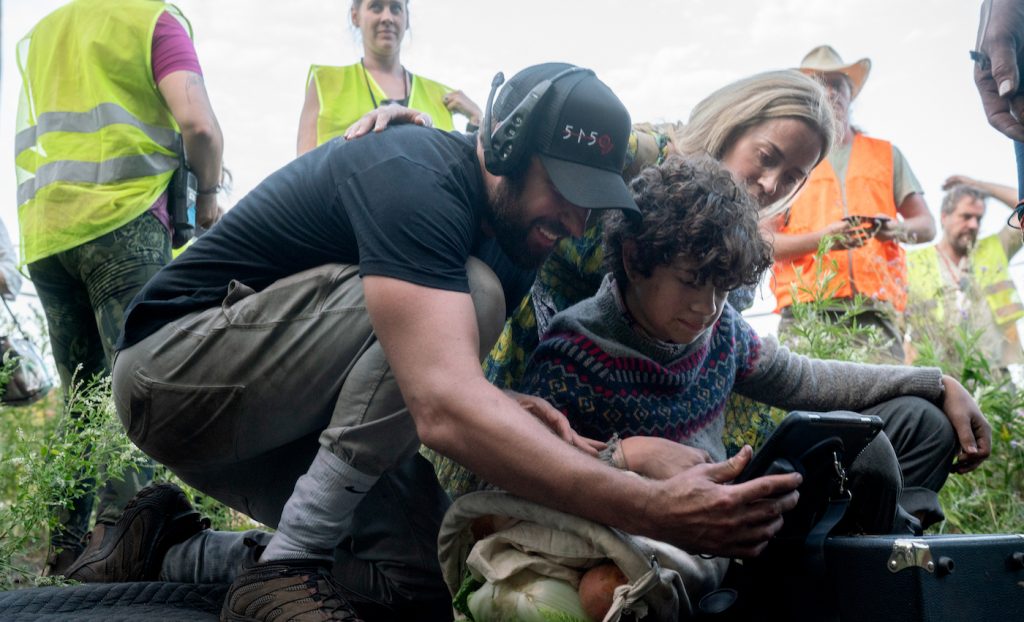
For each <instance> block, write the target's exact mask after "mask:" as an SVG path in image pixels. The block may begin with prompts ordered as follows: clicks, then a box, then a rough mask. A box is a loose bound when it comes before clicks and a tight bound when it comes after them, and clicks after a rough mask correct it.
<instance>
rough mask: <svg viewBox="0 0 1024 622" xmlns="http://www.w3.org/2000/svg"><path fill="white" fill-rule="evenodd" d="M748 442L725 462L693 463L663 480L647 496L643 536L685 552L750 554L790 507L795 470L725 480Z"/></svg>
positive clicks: (735, 472)
mask: <svg viewBox="0 0 1024 622" xmlns="http://www.w3.org/2000/svg"><path fill="white" fill-rule="evenodd" d="M752 454H753V452H752V451H751V449H750V447H749V446H746V447H744V448H743V449H742V450H740V452H739V453H738V454H736V455H735V456H733V457H732V458H730V459H728V460H726V461H725V462H717V463H713V464H698V465H696V466H693V467H692V468H689V469H687V470H685V471H683V472H682V473H680V474H679V475H676V476H675V477H672V478H671V479H668V480H664V482H662V485H661V486H659V487H656V488H655V491H654V492H653V493H652V495H651V496H649V497H648V498H647V504H646V512H645V517H644V518H645V519H647V520H649V521H652V522H653V523H655V524H654V525H652V527H651V528H650V529H646V530H645V535H649V536H651V537H655V538H658V539H660V540H665V541H666V542H670V543H672V544H674V545H675V546H678V547H680V548H682V549H683V550H685V551H687V552H689V553H706V554H710V555H718V556H722V557H756V556H757V555H759V554H760V553H761V551H763V550H764V547H765V546H767V545H768V541H769V540H770V539H771V538H772V537H773V536H774V535H775V534H777V533H778V532H779V530H780V529H781V528H782V514H783V513H784V512H788V511H789V510H792V509H793V508H794V507H796V503H797V500H798V499H799V497H800V495H799V493H798V492H797V490H796V489H797V487H798V486H799V485H800V482H801V481H802V478H801V477H800V475H799V474H798V473H789V474H786V475H769V476H766V477H759V478H757V479H753V480H750V481H748V482H744V483H742V484H729V483H728V482H730V481H732V480H733V479H735V478H736V477H738V476H739V474H740V473H741V472H742V471H743V468H744V467H745V466H746V465H747V463H748V462H750V458H751V455H752Z"/></svg>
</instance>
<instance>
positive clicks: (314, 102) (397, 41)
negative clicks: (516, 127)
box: [298, 0, 481, 155]
mask: <svg viewBox="0 0 1024 622" xmlns="http://www.w3.org/2000/svg"><path fill="white" fill-rule="evenodd" d="M349 18H350V19H351V21H352V25H353V26H355V27H356V28H357V29H358V30H359V34H360V36H361V38H362V40H363V57H362V58H361V59H359V62H358V63H353V64H351V65H346V66H344V67H334V66H327V65H313V66H312V67H310V70H309V77H308V78H307V79H306V84H307V87H306V101H305V103H304V104H303V106H302V117H301V119H300V120H299V139H298V154H299V155H302V154H303V153H306V152H307V151H309V150H310V149H313V148H314V147H318V146H320V145H322V144H324V143H325V142H327V141H329V140H331V139H332V138H335V137H337V136H341V135H342V134H344V133H345V130H346V129H348V127H349V126H350V125H352V124H353V123H355V122H356V121H358V120H359V118H360V117H362V116H363V115H364V114H366V113H367V112H370V111H371V110H374V109H375V108H377V107H379V106H384V105H386V104H391V103H398V104H401V105H403V106H405V107H407V108H412V109H413V110H418V111H420V112H425V113H427V114H428V115H430V118H431V121H432V122H433V126H434V127H436V128H439V129H442V130H445V131H451V130H453V129H454V127H455V126H454V124H453V123H452V113H453V112H456V113H459V114H462V115H464V116H465V117H466V118H467V119H469V123H468V124H467V125H466V131H467V132H472V131H475V130H476V129H477V127H478V126H479V125H480V116H481V113H480V107H479V106H477V105H476V104H475V103H473V101H472V100H471V99H469V97H467V96H466V95H465V93H463V92H462V91H456V90H453V89H451V88H449V87H447V86H445V85H443V84H441V83H440V82H435V81H433V80H428V79H427V78H424V77H423V76H419V75H414V74H412V73H410V72H409V71H407V70H406V69H405V67H403V66H402V63H401V60H400V58H399V57H400V54H401V47H402V39H403V37H404V36H405V32H406V30H408V28H409V2H408V0H386V1H381V0H352V7H351V9H350V15H349Z"/></svg>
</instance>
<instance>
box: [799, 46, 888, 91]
mask: <svg viewBox="0 0 1024 622" xmlns="http://www.w3.org/2000/svg"><path fill="white" fill-rule="evenodd" d="M799 69H800V71H802V72H804V73H806V74H815V73H841V74H843V75H844V76H846V77H847V78H849V79H850V100H851V101H852V100H853V99H854V98H856V97H857V93H860V89H861V87H863V86H864V82H865V81H867V79H868V73H870V72H871V60H870V59H867V58H862V59H860V60H859V61H857V62H855V63H851V64H849V65H847V64H846V63H844V62H843V59H842V57H841V56H839V52H836V51H835V50H834V49H832V46H830V45H819V46H818V47H816V48H814V49H813V50H811V51H810V52H808V53H807V56H804V59H803V60H802V61H800V67H799Z"/></svg>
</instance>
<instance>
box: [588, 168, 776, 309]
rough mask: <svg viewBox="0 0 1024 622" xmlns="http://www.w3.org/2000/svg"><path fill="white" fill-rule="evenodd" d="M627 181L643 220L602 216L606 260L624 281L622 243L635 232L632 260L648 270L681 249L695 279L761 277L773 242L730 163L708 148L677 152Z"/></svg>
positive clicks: (725, 285) (720, 282) (721, 283)
mask: <svg viewBox="0 0 1024 622" xmlns="http://www.w3.org/2000/svg"><path fill="white" fill-rule="evenodd" d="M630 188H631V190H632V192H633V199H634V200H635V201H636V203H637V205H638V206H639V207H640V212H641V213H642V215H643V216H642V220H641V219H638V218H636V217H635V215H634V216H633V217H629V216H626V215H625V214H624V213H623V212H621V211H619V210H610V211H609V213H608V214H607V215H606V216H605V219H606V220H605V223H604V225H605V234H604V245H605V265H606V267H607V268H608V269H609V270H610V271H611V272H612V273H613V274H614V276H615V279H616V281H618V282H619V284H620V286H621V285H625V284H626V283H628V282H629V278H628V277H627V276H626V269H625V264H624V260H625V259H624V257H623V251H622V249H623V244H624V243H625V242H626V241H627V240H633V241H634V242H635V244H636V255H635V256H634V257H631V258H630V267H631V268H632V269H634V270H636V271H637V272H639V273H640V274H642V275H644V276H650V275H651V274H652V272H653V271H654V268H656V267H657V266H667V265H671V264H672V263H674V262H675V261H676V260H677V259H679V258H680V257H683V258H685V259H686V260H688V261H691V262H693V265H694V271H695V277H696V282H697V284H698V285H703V284H704V283H707V282H709V281H710V282H711V283H712V284H714V286H715V287H716V288H719V289H723V290H732V289H736V288H737V287H739V286H741V285H756V284H757V283H758V282H759V281H760V280H761V275H762V274H764V271H765V270H767V269H768V268H769V267H771V265H772V247H771V244H769V243H768V242H767V241H765V240H764V238H762V237H761V233H760V231H759V230H758V215H757V204H756V203H755V202H754V199H753V198H752V197H751V196H750V195H749V194H748V193H747V192H746V190H744V189H743V188H741V187H740V186H738V185H737V184H736V182H735V181H734V180H733V178H732V175H731V174H730V173H729V171H727V170H725V169H724V168H723V167H722V165H721V164H719V163H718V162H717V161H715V160H713V159H711V158H710V157H708V156H688V157H685V158H684V157H680V156H672V157H669V158H668V159H666V160H665V162H664V163H663V164H661V165H659V166H651V167H648V168H646V169H644V170H643V171H641V172H640V175H638V176H637V177H636V179H634V180H633V181H632V182H631V184H630Z"/></svg>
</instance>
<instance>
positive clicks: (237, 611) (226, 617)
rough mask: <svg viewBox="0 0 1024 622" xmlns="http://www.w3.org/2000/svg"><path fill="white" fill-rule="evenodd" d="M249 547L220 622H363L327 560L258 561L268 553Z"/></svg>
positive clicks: (251, 543) (250, 542)
mask: <svg viewBox="0 0 1024 622" xmlns="http://www.w3.org/2000/svg"><path fill="white" fill-rule="evenodd" d="M246 544H247V545H251V546H250V548H249V552H248V553H247V555H246V558H245V560H244V561H243V562H242V567H241V569H240V571H239V573H238V576H237V577H235V580H234V582H233V583H232V584H231V588H230V589H229V590H228V595H227V598H225V599H224V607H223V608H222V609H221V611H220V619H221V622H263V621H264V620H273V622H306V621H310V622H312V621H314V620H315V621H316V622H321V621H322V620H344V621H346V622H362V620H361V619H360V618H359V616H358V615H357V614H356V612H355V609H353V608H352V605H350V604H349V602H348V601H347V600H346V599H345V597H344V596H342V588H341V586H340V585H338V583H337V582H336V581H335V579H334V577H333V576H331V564H330V562H327V561H319V560H311V559H295V560H281V561H271V562H266V563H260V562H259V556H260V555H261V554H262V553H263V550H264V549H265V548H266V547H264V546H256V545H255V542H253V541H251V540H247V541H246Z"/></svg>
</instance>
